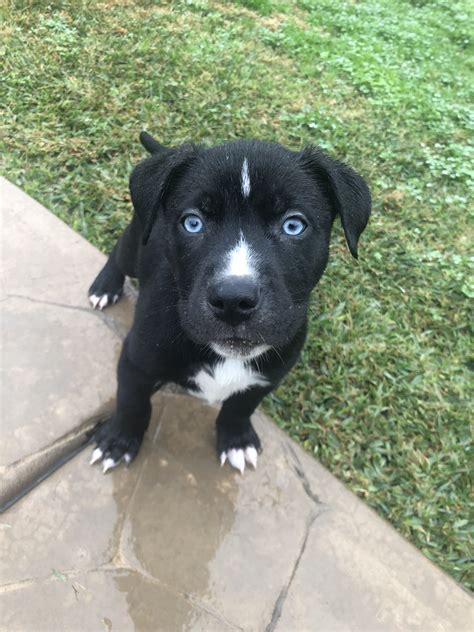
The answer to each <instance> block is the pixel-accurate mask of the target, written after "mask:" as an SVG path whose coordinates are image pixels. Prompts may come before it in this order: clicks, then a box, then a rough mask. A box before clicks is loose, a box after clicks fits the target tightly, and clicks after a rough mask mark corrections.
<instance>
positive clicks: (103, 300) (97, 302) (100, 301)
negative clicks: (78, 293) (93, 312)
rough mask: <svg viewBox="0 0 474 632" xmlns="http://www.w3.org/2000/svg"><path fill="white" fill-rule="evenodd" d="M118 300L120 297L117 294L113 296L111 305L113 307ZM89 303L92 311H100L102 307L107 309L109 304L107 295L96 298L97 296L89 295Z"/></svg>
mask: <svg viewBox="0 0 474 632" xmlns="http://www.w3.org/2000/svg"><path fill="white" fill-rule="evenodd" d="M119 298H120V296H119V295H118V294H114V296H113V298H112V305H115V303H116V302H117V301H118V300H119ZM89 301H90V303H91V305H92V307H93V308H94V309H96V308H99V310H100V311H102V310H103V309H104V307H107V305H108V304H109V295H108V294H102V296H97V294H91V295H90V296H89Z"/></svg>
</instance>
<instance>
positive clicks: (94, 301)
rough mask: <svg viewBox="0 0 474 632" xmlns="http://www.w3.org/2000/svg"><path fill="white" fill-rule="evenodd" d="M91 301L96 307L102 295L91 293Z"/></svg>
mask: <svg viewBox="0 0 474 632" xmlns="http://www.w3.org/2000/svg"><path fill="white" fill-rule="evenodd" d="M89 301H90V302H91V305H92V307H93V308H94V309H95V308H96V307H97V303H98V302H99V301H100V296H96V295H95V294H91V295H90V296H89Z"/></svg>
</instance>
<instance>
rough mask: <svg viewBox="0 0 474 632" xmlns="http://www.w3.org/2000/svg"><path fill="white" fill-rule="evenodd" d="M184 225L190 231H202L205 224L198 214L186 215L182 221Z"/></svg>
mask: <svg viewBox="0 0 474 632" xmlns="http://www.w3.org/2000/svg"><path fill="white" fill-rule="evenodd" d="M182 224H183V227H184V229H185V230H187V231H188V233H202V231H203V229H204V224H203V222H202V219H201V218H200V217H198V216H197V215H192V214H191V215H186V217H184V218H183V221H182Z"/></svg>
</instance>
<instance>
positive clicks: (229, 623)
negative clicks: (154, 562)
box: [65, 564, 244, 632]
mask: <svg viewBox="0 0 474 632" xmlns="http://www.w3.org/2000/svg"><path fill="white" fill-rule="evenodd" d="M112 570H116V571H117V570H120V571H129V572H130V573H136V574H137V575H140V576H141V577H143V578H144V579H146V580H147V581H149V582H150V583H152V584H155V585H156V586H159V587H160V588H164V589H165V590H168V591H169V592H171V593H173V594H175V595H178V596H179V597H182V598H183V599H184V600H185V601H188V602H189V603H190V604H192V605H193V606H195V607H196V608H199V609H200V610H202V611H203V612H206V613H207V614H209V615H211V616H212V617H213V618H214V619H216V620H217V621H220V622H221V623H224V624H225V625H227V626H228V627H230V628H232V629H234V630H239V631H241V632H243V630H244V628H242V627H240V626H239V625H237V624H236V623H234V622H233V621H229V620H228V619H225V618H224V617H222V615H220V614H218V613H217V612H214V610H212V609H211V608H209V607H207V606H205V605H204V604H202V603H200V602H199V601H196V600H195V599H193V597H192V596H191V595H190V594H189V593H186V592H183V591H182V590H178V589H177V588H174V587H172V586H170V585H169V584H167V583H166V582H163V581H162V580H161V579H158V578H157V577H155V576H154V575H151V574H150V573H148V572H147V571H145V570H144V569H141V568H135V567H133V566H128V565H127V564H124V565H121V566H116V565H111V564H103V565H102V566H99V567H98V568H95V569H93V570H90V571H87V572H90V573H92V572H96V571H105V572H107V571H112ZM65 574H66V573H65Z"/></svg>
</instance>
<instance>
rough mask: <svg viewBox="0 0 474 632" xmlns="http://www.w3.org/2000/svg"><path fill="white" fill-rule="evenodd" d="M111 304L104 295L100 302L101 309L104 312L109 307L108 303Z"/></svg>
mask: <svg viewBox="0 0 474 632" xmlns="http://www.w3.org/2000/svg"><path fill="white" fill-rule="evenodd" d="M108 302H109V298H108V296H107V294H104V295H103V297H102V298H101V299H100V301H99V309H100V310H102V309H104V307H107V303H108Z"/></svg>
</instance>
